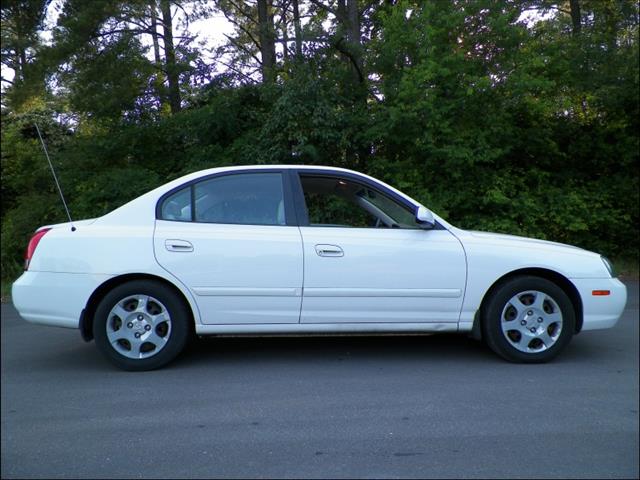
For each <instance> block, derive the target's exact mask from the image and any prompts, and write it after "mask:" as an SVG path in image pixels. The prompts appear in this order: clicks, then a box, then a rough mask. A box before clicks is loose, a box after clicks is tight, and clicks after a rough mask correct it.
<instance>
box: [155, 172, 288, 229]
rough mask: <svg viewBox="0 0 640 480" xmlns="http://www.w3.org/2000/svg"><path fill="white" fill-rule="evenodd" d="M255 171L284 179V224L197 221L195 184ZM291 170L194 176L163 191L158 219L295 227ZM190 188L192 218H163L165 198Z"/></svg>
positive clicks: (158, 207)
mask: <svg viewBox="0 0 640 480" xmlns="http://www.w3.org/2000/svg"><path fill="white" fill-rule="evenodd" d="M255 173H279V174H280V179H281V181H282V196H283V200H284V218H285V222H284V225H269V224H267V225H265V224H264V223H226V222H197V221H196V220H195V215H196V212H195V208H194V205H195V202H194V197H195V185H196V184H197V183H200V182H206V181H208V180H212V179H214V178H222V177H226V176H229V175H244V174H255ZM289 177H290V176H289V172H288V171H287V170H284V169H281V168H250V169H246V170H233V171H227V172H217V173H212V174H209V175H205V176H203V177H198V178H194V179H192V180H189V181H188V182H185V183H183V184H181V185H178V186H177V187H174V188H172V189H171V190H169V191H167V192H165V193H163V194H162V195H161V196H160V198H159V199H158V201H157V202H156V212H155V213H156V215H155V216H156V220H162V221H164V222H179V223H192V224H200V225H249V226H257V227H295V226H297V224H298V222H297V218H296V217H297V215H296V211H295V206H294V204H295V202H294V200H293V192H292V188H291V181H290V178H289ZM185 188H189V189H190V190H191V194H190V195H191V220H173V219H171V220H170V219H167V218H162V205H163V204H164V202H165V200H166V199H167V198H168V197H170V196H171V195H173V194H174V193H177V192H178V191H180V190H182V189H185Z"/></svg>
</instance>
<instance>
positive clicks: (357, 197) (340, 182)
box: [300, 175, 419, 228]
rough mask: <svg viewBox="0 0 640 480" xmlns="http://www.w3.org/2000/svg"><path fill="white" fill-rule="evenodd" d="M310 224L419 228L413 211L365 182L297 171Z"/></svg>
mask: <svg viewBox="0 0 640 480" xmlns="http://www.w3.org/2000/svg"><path fill="white" fill-rule="evenodd" d="M300 180H301V183H302V190H303V192H304V199H305V203H306V206H307V212H308V215H309V224H310V225H311V226H336V227H360V228H362V227H377V228H419V227H418V225H417V224H416V221H415V215H414V213H413V212H412V211H411V210H410V209H408V208H407V207H405V206H404V205H402V204H400V203H398V202H396V201H394V200H392V199H391V198H389V197H388V196H387V195H384V194H383V193H380V192H379V191H377V190H373V189H371V188H369V187H368V186H366V185H363V184H360V183H357V182H353V181H351V180H346V179H342V178H337V177H316V176H307V175H301V176H300Z"/></svg>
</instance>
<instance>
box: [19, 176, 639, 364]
mask: <svg viewBox="0 0 640 480" xmlns="http://www.w3.org/2000/svg"><path fill="white" fill-rule="evenodd" d="M12 296H13V302H14V305H15V307H16V308H17V310H18V312H19V313H20V315H21V316H22V317H23V318H24V319H25V320H27V321H30V322H34V323H40V324H45V325H54V326H60V327H68V328H78V329H80V331H81V334H82V337H83V338H84V339H85V340H87V341H89V340H91V339H94V338H95V340H96V344H97V345H98V348H99V349H100V350H101V351H102V353H104V355H105V356H106V357H107V358H108V359H109V360H111V361H112V362H113V363H115V364H116V365H117V366H119V367H120V368H123V369H126V370H149V369H154V368H158V367H160V366H162V365H165V364H166V363H167V362H169V361H170V360H172V359H173V358H175V357H176V356H177V355H178V354H179V353H180V351H181V350H182V349H183V348H184V346H185V344H186V342H187V340H188V338H189V336H191V335H193V334H196V335H225V334H233V335H238V334H250V335H272V334H320V333H323V334H324V333H362V334H370V333H385V332H428V333H434V332H467V333H468V334H471V335H473V336H474V337H475V338H478V339H479V338H483V339H484V340H485V341H486V343H487V344H488V345H489V347H490V348H491V349H492V350H494V351H495V352H496V353H497V354H499V355H501V356H502V357H504V358H505V359H507V360H510V361H515V362H527V363H530V362H545V361H548V360H550V359H552V358H553V357H555V356H556V355H557V354H558V352H560V351H561V350H562V349H563V348H564V347H566V345H567V344H568V343H569V341H570V340H571V337H572V336H573V335H574V334H575V333H578V332H580V331H582V330H595V329H603V328H610V327H613V326H614V325H615V324H616V322H617V321H618V319H619V317H620V315H621V314H622V311H623V309H624V306H625V302H626V297H627V292H626V288H625V286H624V285H623V284H622V283H621V282H620V281H619V280H618V279H617V278H615V275H614V273H613V271H612V267H611V265H610V263H609V262H608V261H607V260H606V259H605V258H604V257H602V256H600V255H598V254H596V253H593V252H589V251H586V250H582V249H580V248H577V247H572V246H568V245H563V244H559V243H552V242H547V241H541V240H533V239H528V238H521V237H515V236H509V235H498V234H492V233H481V232H474V231H465V230H461V229H459V228H456V227H454V226H453V225H451V224H449V223H448V222H446V221H445V220H443V219H442V218H440V217H439V216H437V215H435V214H433V213H432V212H430V211H429V210H428V209H427V208H425V207H424V206H422V205H421V204H420V203H418V202H417V201H415V200H413V199H412V198H410V197H409V196H407V195H405V194H404V193H402V192H400V191H398V190H396V189H395V188H393V187H391V186H389V185H387V184H385V183H383V182H381V181H379V180H376V179H374V178H371V177H369V176H367V175H363V174H361V173H357V172H354V171H351V170H345V169H341V168H330V167H317V166H294V165H285V166H247V167H224V168H214V169H210V170H204V171H201V172H196V173H192V174H190V175H186V176H184V177H182V178H179V179H177V180H174V181H172V182H169V183H167V184H165V185H163V186H161V187H158V188H156V189H155V190H153V191H151V192H148V193H146V194H144V195H142V196H140V197H138V198H136V199H135V200H133V201H131V202H129V203H127V204H126V205H124V206H122V207H120V208H118V209H116V210H114V211H112V212H110V213H108V214H106V215H104V216H102V217H100V218H96V219H91V220H82V221H78V222H74V223H73V225H72V224H71V223H64V224H59V225H50V226H45V227H41V228H40V229H38V230H37V231H36V233H35V234H34V235H33V237H32V238H31V240H30V242H29V245H28V248H27V252H26V258H25V272H24V273H23V275H22V276H21V277H20V278H19V279H18V280H17V281H16V282H15V283H14V284H13V290H12Z"/></svg>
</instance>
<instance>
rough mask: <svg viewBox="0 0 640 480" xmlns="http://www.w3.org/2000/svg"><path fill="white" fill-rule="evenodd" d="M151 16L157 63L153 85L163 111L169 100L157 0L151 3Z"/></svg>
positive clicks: (152, 37) (154, 52)
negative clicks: (166, 89) (161, 51)
mask: <svg viewBox="0 0 640 480" xmlns="http://www.w3.org/2000/svg"><path fill="white" fill-rule="evenodd" d="M150 15H151V39H152V42H153V59H154V62H155V67H156V69H157V74H156V78H155V80H154V82H153V83H154V88H155V90H156V95H157V97H158V102H159V103H160V109H161V110H162V109H163V107H164V105H165V103H166V101H167V99H166V95H165V91H164V71H163V65H162V57H161V56H160V42H159V41H158V19H157V16H158V11H157V9H156V2H155V0H153V1H152V2H151V8H150Z"/></svg>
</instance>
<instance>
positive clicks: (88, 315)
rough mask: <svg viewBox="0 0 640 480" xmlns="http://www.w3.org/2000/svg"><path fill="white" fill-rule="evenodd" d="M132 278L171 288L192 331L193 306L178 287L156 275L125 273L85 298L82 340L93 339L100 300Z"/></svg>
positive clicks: (81, 317) (108, 281) (111, 279)
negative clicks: (187, 316) (185, 311)
mask: <svg viewBox="0 0 640 480" xmlns="http://www.w3.org/2000/svg"><path fill="white" fill-rule="evenodd" d="M132 280H152V281H155V282H159V283H162V284H163V285H166V286H167V287H169V288H170V289H172V290H173V291H174V293H175V294H176V295H177V296H178V298H179V299H180V300H181V301H182V302H183V303H184V305H185V307H186V308H187V311H188V312H189V316H190V325H191V328H192V329H193V331H195V315H194V312H193V308H192V306H191V303H190V302H189V300H188V299H187V297H186V296H185V294H184V293H183V292H182V291H181V290H180V289H179V288H178V287H176V286H175V285H174V284H173V283H171V282H170V281H169V280H167V279H166V278H162V277H159V276H157V275H151V274H145V273H127V274H123V275H118V276H117V277H113V278H110V279H109V280H107V281H106V282H104V283H102V284H101V285H100V286H99V287H98V288H96V289H95V290H94V291H93V293H92V294H91V296H90V297H89V300H87V305H86V306H85V308H84V310H82V314H81V315H80V335H81V336H82V338H83V340H84V341H86V342H90V341H91V340H93V320H94V317H95V313H96V309H97V308H98V304H99V303H100V301H101V300H102V299H103V298H104V296H105V295H106V294H107V293H109V292H110V291H111V290H113V289H114V288H115V287H117V286H119V285H122V284H124V283H127V282H130V281H132Z"/></svg>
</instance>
